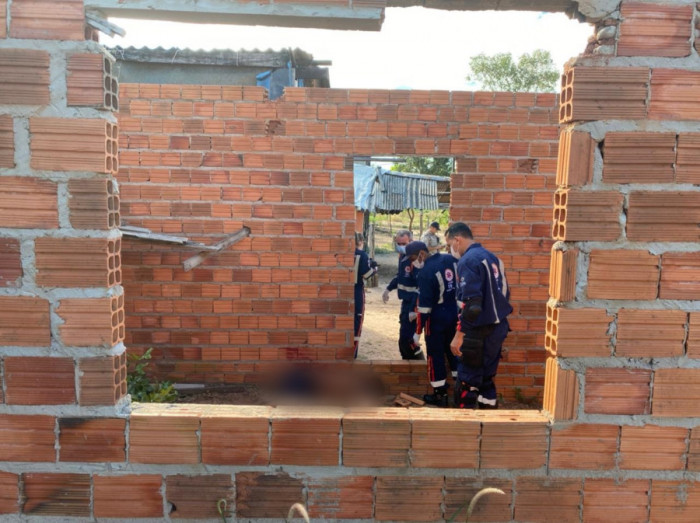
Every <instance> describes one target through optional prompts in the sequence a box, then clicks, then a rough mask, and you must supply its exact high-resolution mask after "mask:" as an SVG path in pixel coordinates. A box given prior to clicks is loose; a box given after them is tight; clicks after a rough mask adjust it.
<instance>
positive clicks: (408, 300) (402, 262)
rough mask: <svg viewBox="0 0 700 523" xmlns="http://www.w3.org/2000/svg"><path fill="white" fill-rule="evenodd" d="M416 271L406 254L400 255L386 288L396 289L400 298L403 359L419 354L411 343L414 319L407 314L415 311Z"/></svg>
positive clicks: (400, 340)
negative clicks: (397, 268)
mask: <svg viewBox="0 0 700 523" xmlns="http://www.w3.org/2000/svg"><path fill="white" fill-rule="evenodd" d="M418 272H419V270H418V269H416V268H415V267H414V266H413V265H412V264H411V260H409V259H408V257H407V256H401V258H400V259H399V270H398V273H397V274H396V276H394V279H392V280H391V282H389V285H388V286H387V288H386V289H387V290H388V291H393V290H394V289H398V291H397V292H398V296H399V299H400V300H401V312H400V314H399V352H400V353H401V358H402V359H404V360H410V359H414V358H415V357H416V356H417V355H418V354H420V347H419V346H417V345H416V344H415V343H413V335H414V334H415V333H416V320H415V319H413V320H411V319H410V318H409V314H410V313H412V312H415V311H416V302H417V301H418V283H417V282H416V277H417V275H418Z"/></svg>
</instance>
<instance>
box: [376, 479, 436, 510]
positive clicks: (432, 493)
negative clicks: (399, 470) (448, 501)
mask: <svg viewBox="0 0 700 523" xmlns="http://www.w3.org/2000/svg"><path fill="white" fill-rule="evenodd" d="M442 487H443V478H442V476H440V477H402V476H380V477H378V478H377V493H376V501H375V508H374V519H375V520H377V521H396V520H399V521H436V520H439V519H440V518H441V516H442V510H441V507H440V504H441V502H442ZM407 492H411V496H410V498H408V496H406V493H407ZM401 498H403V499H401ZM407 498H408V499H407ZM399 499H401V501H400V502H399V501H398V500H399Z"/></svg>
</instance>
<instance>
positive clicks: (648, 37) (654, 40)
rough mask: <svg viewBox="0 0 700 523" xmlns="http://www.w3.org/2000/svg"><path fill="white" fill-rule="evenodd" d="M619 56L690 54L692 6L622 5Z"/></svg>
mask: <svg viewBox="0 0 700 523" xmlns="http://www.w3.org/2000/svg"><path fill="white" fill-rule="evenodd" d="M620 15H621V16H622V23H621V24H620V26H619V30H620V36H619V39H618V42H617V55H618V56H666V57H681V56H688V55H689V54H690V50H691V45H690V37H691V32H692V24H691V22H692V19H693V6H690V5H687V6H669V5H650V4H644V3H641V2H640V3H626V2H625V3H623V4H622V7H621V9H620Z"/></svg>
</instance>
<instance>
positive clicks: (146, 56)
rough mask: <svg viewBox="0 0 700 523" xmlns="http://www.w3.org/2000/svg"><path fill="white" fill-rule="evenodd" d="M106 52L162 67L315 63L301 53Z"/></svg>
mask: <svg viewBox="0 0 700 523" xmlns="http://www.w3.org/2000/svg"><path fill="white" fill-rule="evenodd" d="M108 51H109V52H110V53H112V55H114V57H115V58H116V59H117V60H121V61H126V62H149V63H163V64H197V65H222V66H233V67H244V66H247V67H286V66H287V62H289V61H292V62H293V63H294V65H295V66H306V65H313V64H315V63H317V62H316V61H314V58H313V56H312V55H311V54H309V53H307V52H305V51H302V50H301V49H294V50H292V49H282V50H280V51H273V50H272V49H267V50H265V51H261V50H259V49H253V50H245V49H241V50H238V51H234V50H232V49H213V50H211V51H205V50H203V49H187V48H182V49H180V48H178V47H171V48H170V49H164V48H162V47H157V48H155V49H152V48H149V47H141V48H137V47H120V46H116V47H111V48H108Z"/></svg>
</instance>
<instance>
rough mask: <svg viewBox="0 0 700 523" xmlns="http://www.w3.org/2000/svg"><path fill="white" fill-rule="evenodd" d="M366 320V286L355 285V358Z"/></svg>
mask: <svg viewBox="0 0 700 523" xmlns="http://www.w3.org/2000/svg"><path fill="white" fill-rule="evenodd" d="M364 318H365V286H364V285H355V340H354V346H355V358H357V350H358V348H359V347H360V336H361V334H362V322H363V321H364Z"/></svg>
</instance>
